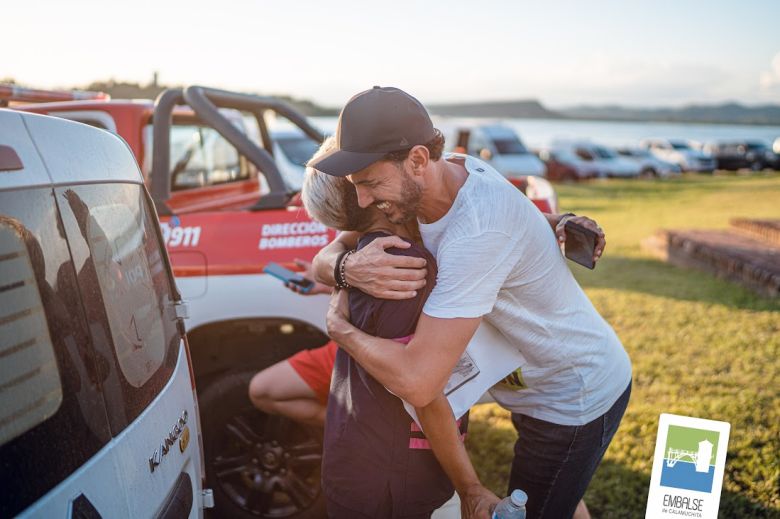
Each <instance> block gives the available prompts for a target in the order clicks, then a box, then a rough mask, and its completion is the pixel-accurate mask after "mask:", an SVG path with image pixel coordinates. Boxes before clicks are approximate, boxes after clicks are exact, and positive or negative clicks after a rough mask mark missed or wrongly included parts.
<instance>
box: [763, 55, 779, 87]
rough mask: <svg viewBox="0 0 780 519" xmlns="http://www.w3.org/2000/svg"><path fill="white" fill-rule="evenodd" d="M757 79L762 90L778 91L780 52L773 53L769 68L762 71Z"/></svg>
mask: <svg viewBox="0 0 780 519" xmlns="http://www.w3.org/2000/svg"><path fill="white" fill-rule="evenodd" d="M758 81H759V85H760V86H761V90H762V91H764V92H768V93H773V92H777V93H780V52H778V53H777V54H775V57H774V58H772V63H771V64H770V68H769V70H768V71H764V72H762V73H761V76H760V77H759V80H758Z"/></svg>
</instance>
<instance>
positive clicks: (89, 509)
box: [70, 494, 103, 519]
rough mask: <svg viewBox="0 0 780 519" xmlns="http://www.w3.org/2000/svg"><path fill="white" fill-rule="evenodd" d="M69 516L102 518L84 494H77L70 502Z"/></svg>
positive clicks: (76, 518)
mask: <svg viewBox="0 0 780 519" xmlns="http://www.w3.org/2000/svg"><path fill="white" fill-rule="evenodd" d="M70 512H71V513H70V517H72V518H73V519H103V516H102V515H100V512H98V511H97V508H95V505H93V504H92V501H90V500H89V498H87V496H85V495H84V494H81V495H79V497H77V498H76V499H74V500H73V501H72V502H71V504H70Z"/></svg>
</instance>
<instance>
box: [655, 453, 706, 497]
mask: <svg viewBox="0 0 780 519" xmlns="http://www.w3.org/2000/svg"><path fill="white" fill-rule="evenodd" d="M714 476H715V466H714V465H710V466H709V470H708V471H707V472H696V465H695V464H694V463H688V462H686V461H678V462H677V463H676V464H675V466H674V467H669V466H668V465H667V464H666V460H664V464H663V467H662V469H661V486H664V487H673V488H685V489H688V490H696V491H698V492H712V480H713V478H714Z"/></svg>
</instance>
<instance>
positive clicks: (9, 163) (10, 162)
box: [0, 144, 24, 171]
mask: <svg viewBox="0 0 780 519" xmlns="http://www.w3.org/2000/svg"><path fill="white" fill-rule="evenodd" d="M19 169H24V165H23V164H22V159H20V158H19V154H17V153H16V150H15V149H13V148H12V147H10V146H4V145H2V144H0V171H16V170H19Z"/></svg>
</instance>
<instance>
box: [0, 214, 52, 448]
mask: <svg viewBox="0 0 780 519" xmlns="http://www.w3.org/2000/svg"><path fill="white" fill-rule="evenodd" d="M25 232H28V231H26V229H25V228H24V227H23V226H22V225H21V223H20V222H18V221H17V220H15V219H13V218H9V217H7V216H0V445H4V444H5V443H7V442H9V441H10V440H12V439H14V438H16V437H17V436H19V435H20V434H23V433H25V432H27V431H28V430H30V429H32V428H33V427H35V426H36V425H38V424H40V423H41V422H43V421H45V420H46V419H47V418H49V417H50V416H52V415H53V414H54V413H55V412H56V411H57V408H59V406H60V404H61V403H62V384H61V382H60V372H59V368H58V367H57V360H56V358H55V356H54V346H53V345H52V343H51V335H50V333H49V326H48V325H47V323H46V315H45V313H44V308H43V302H42V301H41V296H40V292H39V290H38V282H37V281H36V279H35V272H34V270H33V266H32V261H31V259H30V254H29V252H28V250H27V246H26V245H25V240H24V233H25Z"/></svg>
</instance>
